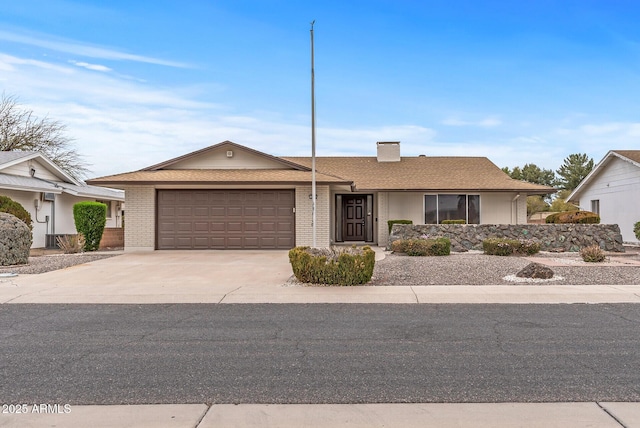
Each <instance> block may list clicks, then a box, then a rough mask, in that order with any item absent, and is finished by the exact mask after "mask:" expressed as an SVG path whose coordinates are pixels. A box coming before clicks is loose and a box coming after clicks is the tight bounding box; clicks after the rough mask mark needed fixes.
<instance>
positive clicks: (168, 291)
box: [0, 251, 292, 303]
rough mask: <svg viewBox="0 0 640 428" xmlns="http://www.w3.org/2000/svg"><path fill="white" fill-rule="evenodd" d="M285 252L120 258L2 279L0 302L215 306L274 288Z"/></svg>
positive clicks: (287, 272) (281, 279)
mask: <svg viewBox="0 0 640 428" xmlns="http://www.w3.org/2000/svg"><path fill="white" fill-rule="evenodd" d="M291 275H292V271H291V267H290V265H289V259H288V253H287V251H154V252H145V253H125V254H122V255H118V256H115V257H111V258H107V259H102V260H98V261H94V262H90V263H86V264H82V265H77V266H73V267H70V268H66V269H61V270H57V271H52V272H46V273H42V274H37V275H19V276H18V277H15V278H5V279H3V280H2V283H0V301H2V302H3V303H8V302H11V303H218V302H220V301H221V300H222V299H223V298H224V296H226V295H227V294H228V293H231V292H232V291H234V290H237V289H239V288H242V287H246V286H252V287H265V288H268V287H271V288H273V287H279V286H281V285H282V284H283V283H285V282H286V281H287V280H288V279H289V277H290V276H291Z"/></svg>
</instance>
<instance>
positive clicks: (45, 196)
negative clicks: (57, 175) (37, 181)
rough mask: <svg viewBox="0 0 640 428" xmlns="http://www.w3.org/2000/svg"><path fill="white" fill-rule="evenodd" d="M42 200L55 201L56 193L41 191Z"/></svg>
mask: <svg viewBox="0 0 640 428" xmlns="http://www.w3.org/2000/svg"><path fill="white" fill-rule="evenodd" d="M42 200H43V201H51V202H53V201H55V200H56V194H55V193H47V192H43V193H42Z"/></svg>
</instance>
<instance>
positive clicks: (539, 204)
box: [527, 195, 549, 216]
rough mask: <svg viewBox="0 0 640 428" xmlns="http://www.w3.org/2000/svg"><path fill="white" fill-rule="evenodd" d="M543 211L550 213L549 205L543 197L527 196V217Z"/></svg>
mask: <svg viewBox="0 0 640 428" xmlns="http://www.w3.org/2000/svg"><path fill="white" fill-rule="evenodd" d="M543 211H549V204H548V203H546V202H545V200H544V198H543V197H542V195H531V196H527V216H531V215H532V214H535V213H539V212H543Z"/></svg>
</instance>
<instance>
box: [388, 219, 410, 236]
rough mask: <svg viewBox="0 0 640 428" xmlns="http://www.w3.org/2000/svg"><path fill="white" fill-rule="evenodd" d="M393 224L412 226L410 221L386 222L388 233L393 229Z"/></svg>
mask: <svg viewBox="0 0 640 428" xmlns="http://www.w3.org/2000/svg"><path fill="white" fill-rule="evenodd" d="M394 224H413V221H412V220H388V221H387V225H389V233H391V229H393V225H394Z"/></svg>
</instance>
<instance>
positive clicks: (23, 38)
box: [0, 30, 189, 68]
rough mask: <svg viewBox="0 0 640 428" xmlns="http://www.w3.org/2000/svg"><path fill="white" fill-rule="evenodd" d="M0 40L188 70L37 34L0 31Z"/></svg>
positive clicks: (93, 56) (172, 64)
mask: <svg viewBox="0 0 640 428" xmlns="http://www.w3.org/2000/svg"><path fill="white" fill-rule="evenodd" d="M0 40H4V41H7V42H13V43H20V44H25V45H30V46H38V47H41V48H45V49H51V50H54V51H57V52H65V53H70V54H73V55H78V56H85V57H89V58H101V59H110V60H116V61H133V62H142V63H147V64H156V65H163V66H167V67H178V68H188V67H189V65H187V64H184V63H181V62H177V61H169V60H164V59H159V58H153V57H148V56H143V55H136V54H130V53H127V52H121V51H119V50H116V49H110V48H105V47H100V46H91V45H88V44H84V43H79V42H76V41H70V40H65V39H60V38H57V37H54V36H51V35H48V34H47V35H45V34H37V35H34V36H28V35H24V34H18V33H16V32H10V31H3V30H0Z"/></svg>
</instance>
